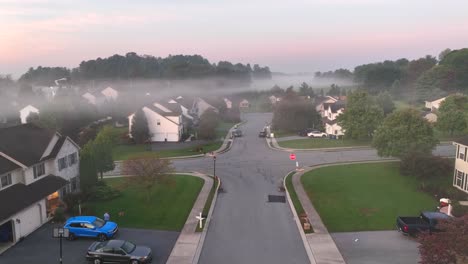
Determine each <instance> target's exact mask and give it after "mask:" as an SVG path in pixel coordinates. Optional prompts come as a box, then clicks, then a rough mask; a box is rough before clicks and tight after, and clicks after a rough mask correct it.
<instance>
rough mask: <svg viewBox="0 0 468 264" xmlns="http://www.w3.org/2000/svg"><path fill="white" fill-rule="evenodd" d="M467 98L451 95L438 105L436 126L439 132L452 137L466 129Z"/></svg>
mask: <svg viewBox="0 0 468 264" xmlns="http://www.w3.org/2000/svg"><path fill="white" fill-rule="evenodd" d="M467 115H468V97H466V96H465V95H452V96H449V97H447V98H446V99H445V100H444V101H443V102H442V103H441V105H440V108H439V115H438V119H437V123H436V126H437V128H438V129H440V130H441V131H444V132H447V133H449V134H450V135H453V134H454V133H455V132H462V131H464V130H465V129H466V128H467V117H468V116H467Z"/></svg>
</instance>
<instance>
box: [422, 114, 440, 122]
mask: <svg viewBox="0 0 468 264" xmlns="http://www.w3.org/2000/svg"><path fill="white" fill-rule="evenodd" d="M423 117H424V119H426V120H427V121H429V123H436V122H437V114H436V113H434V112H428V113H423Z"/></svg>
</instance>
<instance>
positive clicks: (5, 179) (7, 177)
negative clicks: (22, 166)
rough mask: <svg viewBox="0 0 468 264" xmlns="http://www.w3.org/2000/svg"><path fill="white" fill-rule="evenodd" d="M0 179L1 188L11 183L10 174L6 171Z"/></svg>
mask: <svg viewBox="0 0 468 264" xmlns="http://www.w3.org/2000/svg"><path fill="white" fill-rule="evenodd" d="M0 181H1V184H2V188H5V187H7V186H8V185H11V174H10V173H8V174H6V175H3V176H2V177H1V178H0Z"/></svg>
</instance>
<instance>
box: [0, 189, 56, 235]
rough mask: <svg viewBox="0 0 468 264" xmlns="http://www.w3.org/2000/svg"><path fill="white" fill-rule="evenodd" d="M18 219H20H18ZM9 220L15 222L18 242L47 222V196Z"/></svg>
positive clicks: (15, 233)
mask: <svg viewBox="0 0 468 264" xmlns="http://www.w3.org/2000/svg"><path fill="white" fill-rule="evenodd" d="M17 219H18V220H19V221H17ZM8 220H11V221H13V223H14V226H13V230H14V238H15V242H17V241H18V240H19V239H20V238H21V237H25V236H27V235H29V234H31V233H32V232H33V231H34V230H36V229H38V228H39V227H40V226H41V225H42V224H44V223H45V222H47V213H46V200H45V198H44V199H41V200H39V201H37V202H36V203H34V204H32V205H30V206H29V207H28V208H26V209H24V210H21V211H20V212H19V213H16V214H15V215H13V216H12V217H11V218H10V219H8ZM5 222H6V221H5Z"/></svg>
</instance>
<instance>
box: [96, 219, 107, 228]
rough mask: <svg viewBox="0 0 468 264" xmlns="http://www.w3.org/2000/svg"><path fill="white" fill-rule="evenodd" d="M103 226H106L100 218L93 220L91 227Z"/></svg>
mask: <svg viewBox="0 0 468 264" xmlns="http://www.w3.org/2000/svg"><path fill="white" fill-rule="evenodd" d="M105 224H106V221H104V220H102V219H101V218H96V220H94V222H93V225H94V226H95V227H103V226H104V225H105Z"/></svg>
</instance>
